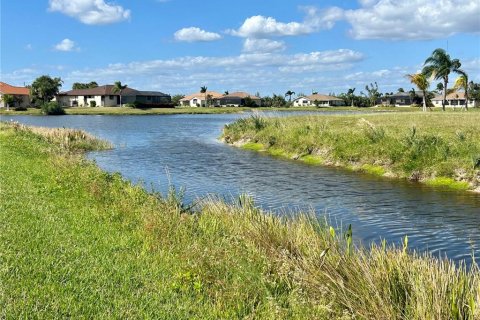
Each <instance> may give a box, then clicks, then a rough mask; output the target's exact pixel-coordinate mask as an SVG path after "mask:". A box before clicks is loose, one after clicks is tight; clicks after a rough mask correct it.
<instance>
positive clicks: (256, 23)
mask: <svg viewBox="0 0 480 320" xmlns="http://www.w3.org/2000/svg"><path fill="white" fill-rule="evenodd" d="M311 32H312V29H311V28H310V27H309V26H306V25H304V24H303V23H299V22H289V23H283V22H278V21H277V20H275V19H274V18H272V17H264V16H253V17H250V18H247V19H246V20H245V22H244V23H243V25H242V26H241V27H240V28H239V29H238V30H236V31H235V30H231V31H230V33H231V34H232V35H235V36H239V37H245V38H263V37H269V36H296V35H300V34H307V33H311Z"/></svg>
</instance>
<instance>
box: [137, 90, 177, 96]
mask: <svg viewBox="0 0 480 320" xmlns="http://www.w3.org/2000/svg"><path fill="white" fill-rule="evenodd" d="M136 91H137V96H157V97H167V96H169V95H168V94H166V93H163V92H160V91H138V90H136Z"/></svg>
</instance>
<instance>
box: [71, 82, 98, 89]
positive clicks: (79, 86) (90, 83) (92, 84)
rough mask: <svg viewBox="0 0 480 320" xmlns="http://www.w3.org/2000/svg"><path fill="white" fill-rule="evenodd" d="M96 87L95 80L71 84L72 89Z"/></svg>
mask: <svg viewBox="0 0 480 320" xmlns="http://www.w3.org/2000/svg"><path fill="white" fill-rule="evenodd" d="M96 87H98V83H96V82H95V81H91V82H89V83H81V82H74V83H73V85H72V90H78V89H91V88H96Z"/></svg>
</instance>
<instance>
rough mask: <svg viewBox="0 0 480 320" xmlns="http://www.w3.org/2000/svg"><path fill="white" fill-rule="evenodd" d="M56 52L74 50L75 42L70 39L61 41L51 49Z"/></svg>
mask: <svg viewBox="0 0 480 320" xmlns="http://www.w3.org/2000/svg"><path fill="white" fill-rule="evenodd" d="M53 48H54V49H55V50H57V51H66V52H67V51H73V50H75V49H76V48H75V42H74V41H72V40H70V39H68V38H67V39H63V40H62V41H60V43H58V44H56V45H55V46H54V47H53Z"/></svg>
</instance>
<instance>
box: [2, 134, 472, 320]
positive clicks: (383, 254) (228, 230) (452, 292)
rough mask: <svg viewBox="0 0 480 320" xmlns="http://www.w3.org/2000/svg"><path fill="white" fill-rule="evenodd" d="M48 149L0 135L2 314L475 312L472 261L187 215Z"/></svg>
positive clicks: (207, 210)
mask: <svg viewBox="0 0 480 320" xmlns="http://www.w3.org/2000/svg"><path fill="white" fill-rule="evenodd" d="M52 145H53V146H52ZM55 145H56V143H53V144H52V143H51V142H49V141H47V140H45V139H43V138H41V139H39V138H37V137H36V135H35V134H33V133H32V132H29V131H23V130H15V129H14V128H13V127H11V126H5V125H2V126H0V150H1V151H2V152H1V154H0V155H1V157H2V161H0V181H1V182H2V188H1V189H0V318H32V317H38V318H65V317H70V318H93V317H99V318H162V319H179V318H180V319H190V318H200V319H218V318H221V319H240V318H247V319H253V318H260V319H284V318H294V319H295V318H296V319H298V318H300V319H476V318H477V319H478V318H479V317H480V311H479V309H478V306H479V302H480V272H479V270H478V267H477V266H476V265H473V266H472V267H471V268H470V269H467V268H466V267H465V266H464V265H462V264H460V266H455V265H454V264H453V263H452V262H450V261H448V260H438V259H435V258H432V257H431V256H428V255H423V254H417V253H415V252H413V251H410V250H409V249H408V241H406V240H405V241H404V244H403V246H402V247H400V248H395V247H389V246H386V245H385V244H383V245H380V246H376V245H372V246H371V247H369V248H362V247H358V248H357V247H355V246H354V245H353V242H352V238H354V237H355V227H353V228H347V229H346V230H339V229H334V228H333V227H331V226H329V225H328V224H327V223H326V222H325V221H323V220H319V219H318V218H317V217H315V216H313V215H311V214H302V213H299V214H298V215H295V216H294V217H278V216H274V215H272V214H270V213H268V212H264V211H262V210H260V209H258V208H257V207H256V206H255V204H254V203H253V201H252V199H251V198H249V197H247V196H241V197H240V198H239V199H238V201H237V202H236V203H234V204H226V203H225V202H223V201H220V200H217V199H206V200H203V201H202V202H200V203H198V204H196V206H195V208H194V209H195V210H191V209H192V208H191V207H190V206H189V205H188V204H185V203H184V202H183V197H182V192H179V191H177V190H175V189H174V188H172V189H170V192H169V193H168V194H167V195H164V196H161V195H158V194H149V193H147V192H146V191H145V190H144V189H143V188H142V187H141V186H135V185H132V184H130V183H128V182H126V181H124V180H123V179H122V177H121V176H120V175H119V174H109V173H105V172H102V171H101V170H100V169H99V168H97V167H96V166H95V165H93V164H92V163H89V162H87V161H84V160H82V159H81V158H79V157H78V156H77V155H75V154H72V153H71V152H68V150H66V149H65V148H63V147H58V148H55V147H54V146H55Z"/></svg>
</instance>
